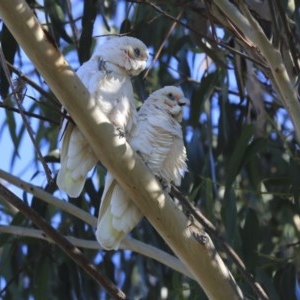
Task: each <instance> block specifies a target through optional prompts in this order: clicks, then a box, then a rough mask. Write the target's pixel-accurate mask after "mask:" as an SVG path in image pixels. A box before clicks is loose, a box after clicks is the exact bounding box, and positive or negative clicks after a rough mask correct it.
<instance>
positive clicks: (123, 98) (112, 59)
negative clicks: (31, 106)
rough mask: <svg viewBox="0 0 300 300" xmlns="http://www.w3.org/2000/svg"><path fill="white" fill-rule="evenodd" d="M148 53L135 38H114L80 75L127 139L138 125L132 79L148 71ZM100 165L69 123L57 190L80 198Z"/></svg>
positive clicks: (84, 65)
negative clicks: (92, 171)
mask: <svg viewBox="0 0 300 300" xmlns="http://www.w3.org/2000/svg"><path fill="white" fill-rule="evenodd" d="M147 58H148V50H147V48H146V46H145V45H144V44H143V43H142V42H141V41H140V40H138V39H136V38H133V37H127V36H123V37H114V38H112V39H110V40H108V41H107V42H105V43H104V44H103V45H101V46H100V47H99V48H98V50H97V51H96V53H95V54H94V55H93V56H92V58H91V59H90V60H89V61H87V62H85V63H84V64H83V65H82V66H81V67H80V68H79V69H78V71H77V75H78V76H79V78H80V79H81V80H82V82H83V84H84V85H85V86H86V88H87V89H88V90H89V92H90V93H91V95H92V96H93V97H94V99H95V100H96V105H98V106H99V107H100V108H101V110H102V111H103V112H104V114H105V115H106V116H107V117H108V118H109V120H110V121H111V122H112V124H113V125H114V126H115V127H116V129H117V130H118V131H119V132H120V134H124V135H125V137H127V136H128V134H129V133H130V131H131V129H132V128H133V125H134V124H135V123H136V118H137V114H136V108H135V103H134V94H133V89H132V84H131V81H130V76H135V75H138V74H139V73H140V72H141V71H143V70H144V69H145V67H146V62H147ZM96 163H97V158H96V157H95V155H94V153H93V151H92V149H91V147H90V146H89V145H88V143H87V142H86V140H85V138H84V136H83V135H82V134H81V132H80V131H79V129H78V128H77V127H76V126H75V125H74V124H72V123H71V122H68V124H67V127H66V129H65V133H64V135H63V139H62V150H61V168H60V170H59V172H58V175H57V180H56V182H57V185H58V187H59V188H60V189H61V190H63V191H65V192H66V193H67V194H68V195H69V196H71V197H78V196H79V195H80V193H81V191H82V189H83V186H84V183H85V179H86V176H87V173H88V172H89V171H90V170H91V168H92V167H93V166H94V165H95V164H96Z"/></svg>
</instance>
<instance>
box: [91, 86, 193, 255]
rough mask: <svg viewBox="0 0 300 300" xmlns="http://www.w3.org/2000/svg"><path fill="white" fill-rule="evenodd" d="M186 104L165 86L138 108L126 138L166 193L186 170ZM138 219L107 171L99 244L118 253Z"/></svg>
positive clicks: (175, 90)
mask: <svg viewBox="0 0 300 300" xmlns="http://www.w3.org/2000/svg"><path fill="white" fill-rule="evenodd" d="M186 104H188V100H187V99H186V98H185V97H184V95H183V93H182V91H181V89H179V88H177V87H174V86H166V87H164V88H162V89H159V90H157V91H155V92H154V93H152V94H151V95H150V96H149V97H148V99H147V100H146V101H145V102H144V104H143V105H142V106H141V109H140V110H139V112H138V121H137V125H136V126H135V128H134V129H133V131H132V132H131V136H130V138H129V139H128V142H129V144H130V145H131V147H132V148H133V149H134V150H135V151H136V152H137V153H138V154H139V155H140V156H141V157H142V159H143V161H144V162H145V164H146V165H147V166H148V167H149V168H150V170H151V171H152V172H153V174H154V175H155V176H156V177H157V178H158V179H159V180H160V182H162V186H163V187H164V188H167V189H168V191H169V189H170V184H171V182H173V183H174V184H176V185H179V184H180V182H181V177H182V176H183V174H184V172H185V171H186V169H187V165H186V150H185V147H184V143H183V136H182V128H181V121H182V113H183V111H182V110H183V106H184V105H186ZM141 218H142V213H141V212H140V210H139V209H138V208H137V207H136V206H135V204H134V203H133V201H132V200H131V199H130V198H129V197H128V196H127V195H126V193H125V192H124V191H123V190H122V188H121V186H120V185H119V184H118V183H117V181H116V179H115V178H114V177H113V175H112V174H111V173H110V172H107V175H106V178H105V187H104V191H103V195H102V199H101V204H100V209H99V217H98V224H97V230H96V238H97V240H98V242H99V244H100V245H101V246H102V248H104V249H106V250H112V249H114V250H117V249H118V248H119V245H120V242H121V241H122V239H123V238H124V237H125V236H126V234H127V233H129V232H130V231H131V230H132V229H133V227H134V226H135V225H136V224H137V223H138V222H139V221H140V219H141Z"/></svg>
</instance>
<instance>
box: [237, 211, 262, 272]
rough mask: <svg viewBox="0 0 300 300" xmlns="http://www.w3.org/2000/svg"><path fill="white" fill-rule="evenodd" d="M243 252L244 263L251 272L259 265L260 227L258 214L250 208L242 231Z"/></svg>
mask: <svg viewBox="0 0 300 300" xmlns="http://www.w3.org/2000/svg"><path fill="white" fill-rule="evenodd" d="M241 238H242V250H243V253H244V262H245V264H246V266H247V267H248V268H249V270H250V271H251V272H253V271H254V270H255V266H256V265H257V264H258V261H257V251H258V248H257V247H258V243H259V240H260V227H259V221H258V217H257V214H256V212H255V211H254V210H253V209H251V208H249V209H248V211H247V215H246V220H245V225H244V227H243V228H242V229H241Z"/></svg>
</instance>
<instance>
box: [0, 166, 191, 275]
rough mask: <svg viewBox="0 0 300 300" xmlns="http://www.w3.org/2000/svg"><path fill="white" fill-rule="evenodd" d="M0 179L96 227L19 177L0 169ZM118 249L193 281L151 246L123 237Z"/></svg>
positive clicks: (93, 220)
mask: <svg viewBox="0 0 300 300" xmlns="http://www.w3.org/2000/svg"><path fill="white" fill-rule="evenodd" d="M0 178H2V179H4V180H6V181H7V182H9V183H11V184H13V185H15V186H17V187H19V188H20V189H22V190H23V191H26V192H28V193H30V194H32V195H34V196H35V197H37V198H39V199H40V200H42V201H44V202H46V203H48V204H50V205H53V206H54V207H57V208H59V209H61V210H63V211H66V212H67V213H69V214H71V215H73V216H75V217H76V218H78V219H80V220H82V221H83V222H85V223H86V224H89V225H90V226H92V227H93V228H95V227H96V226H97V219H96V218H95V217H94V216H92V215H91V214H89V213H87V212H86V211H84V210H82V209H80V208H78V207H77V206H75V205H74V204H71V203H69V202H66V201H62V200H61V199H58V198H56V197H54V196H52V195H51V194H49V193H47V192H45V191H44V190H42V189H41V188H39V187H37V186H35V185H33V184H30V183H27V182H25V181H23V180H21V179H20V178H19V177H16V176H13V175H12V174H10V173H7V172H5V171H3V170H1V169H0ZM0 231H1V230H0ZM97 244H98V243H97ZM98 248H99V249H100V246H99V244H98ZM120 249H124V250H131V251H133V252H136V253H138V254H140V255H143V256H147V257H150V258H152V259H154V260H156V261H158V262H159V263H161V264H164V265H166V266H167V267H169V268H171V269H174V270H176V271H178V272H180V273H182V274H184V275H187V276H189V277H190V278H193V279H194V276H193V275H191V273H190V272H189V270H188V269H187V268H186V266H185V265H184V264H183V263H182V262H181V261H180V260H179V259H177V258H176V257H174V256H173V255H170V254H168V253H166V252H164V251H162V250H160V249H158V248H156V247H153V246H151V245H148V244H145V243H143V242H140V241H137V240H135V239H133V238H129V237H125V239H124V240H123V241H122V242H121V245H120Z"/></svg>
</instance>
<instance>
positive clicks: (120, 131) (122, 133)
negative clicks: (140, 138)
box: [117, 128, 126, 139]
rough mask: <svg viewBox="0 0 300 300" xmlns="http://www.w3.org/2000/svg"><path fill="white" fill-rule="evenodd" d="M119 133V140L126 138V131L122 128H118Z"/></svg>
mask: <svg viewBox="0 0 300 300" xmlns="http://www.w3.org/2000/svg"><path fill="white" fill-rule="evenodd" d="M117 132H118V135H119V139H122V138H125V137H126V135H125V131H124V130H122V129H121V128H117Z"/></svg>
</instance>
